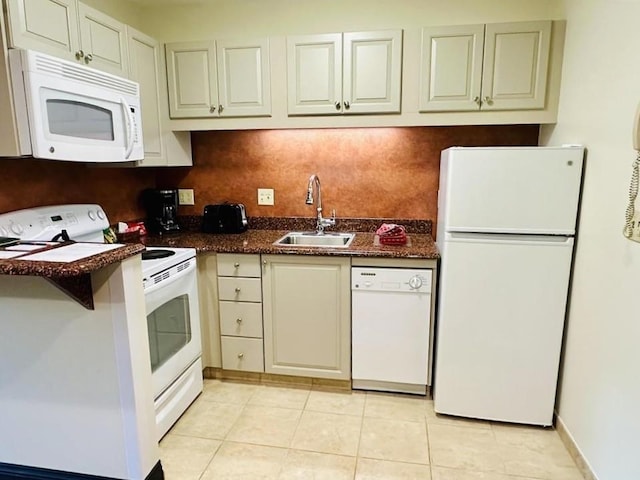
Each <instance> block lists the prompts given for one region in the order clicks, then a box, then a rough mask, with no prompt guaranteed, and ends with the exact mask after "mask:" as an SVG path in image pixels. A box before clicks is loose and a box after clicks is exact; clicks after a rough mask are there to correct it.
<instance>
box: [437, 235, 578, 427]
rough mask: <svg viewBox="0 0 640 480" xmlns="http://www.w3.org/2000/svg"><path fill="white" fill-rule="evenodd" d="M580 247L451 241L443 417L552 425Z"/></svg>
mask: <svg viewBox="0 0 640 480" xmlns="http://www.w3.org/2000/svg"><path fill="white" fill-rule="evenodd" d="M572 251H573V239H572V238H557V237H551V238H545V237H533V238H530V237H519V236H513V235H511V236H509V235H504V236H498V235H485V236H479V235H471V234H453V235H451V234H449V235H447V237H446V248H445V253H443V257H442V263H441V270H440V284H439V288H440V292H439V303H438V317H437V334H436V335H437V336H436V342H437V346H436V352H437V356H436V364H435V377H434V400H435V410H436V412H439V413H445V414H451V415H460V416H463V417H472V418H481V419H487V420H498V421H506V422H515V423H525V424H535V425H551V420H552V416H553V407H554V402H555V393H556V383H557V377H558V365H559V359H560V349H561V343H562V332H563V328H564V319H565V307H566V300H567V288H568V284H569V272H570V267H571V257H572Z"/></svg>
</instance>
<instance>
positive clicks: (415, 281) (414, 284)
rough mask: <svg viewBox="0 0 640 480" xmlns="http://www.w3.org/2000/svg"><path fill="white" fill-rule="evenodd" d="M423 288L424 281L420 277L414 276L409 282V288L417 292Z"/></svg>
mask: <svg viewBox="0 0 640 480" xmlns="http://www.w3.org/2000/svg"><path fill="white" fill-rule="evenodd" d="M421 286H422V279H421V278H420V277H419V276H418V275H414V276H413V277H411V279H410V280H409V288H411V289H412V290H417V289H419V288H420V287H421Z"/></svg>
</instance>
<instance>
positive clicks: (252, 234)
mask: <svg viewBox="0 0 640 480" xmlns="http://www.w3.org/2000/svg"><path fill="white" fill-rule="evenodd" d="M289 231H290V230H247V231H246V232H244V233H239V234H225V235H220V234H209V233H197V232H184V233H173V234H169V235H147V236H146V237H142V241H143V242H144V243H145V244H146V245H149V246H154V247H192V248H195V249H196V250H197V251H198V252H199V253H202V252H215V253H266V254H295V255H327V256H359V257H386V258H420V259H437V258H439V253H438V249H437V248H436V245H435V242H434V241H433V238H432V237H431V235H428V234H419V233H413V234H409V243H408V244H407V245H404V246H385V245H381V246H375V245H374V237H375V234H374V233H370V232H357V233H356V236H355V238H354V239H353V242H352V243H351V245H349V247H347V248H344V247H306V246H305V247H301V246H295V247H291V246H288V247H283V246H275V245H273V242H275V241H276V240H278V239H279V238H280V237H282V236H283V235H285V234H286V233H288V232H289Z"/></svg>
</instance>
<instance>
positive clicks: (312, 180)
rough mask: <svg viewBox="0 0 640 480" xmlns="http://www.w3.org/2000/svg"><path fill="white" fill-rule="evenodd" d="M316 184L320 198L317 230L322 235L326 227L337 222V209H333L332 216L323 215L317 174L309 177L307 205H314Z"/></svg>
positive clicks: (317, 207)
mask: <svg viewBox="0 0 640 480" xmlns="http://www.w3.org/2000/svg"><path fill="white" fill-rule="evenodd" d="M314 185H315V186H316V192H317V195H316V198H317V199H318V203H317V206H316V210H317V211H318V219H317V221H316V231H317V233H318V235H322V234H323V233H324V229H325V228H326V227H331V226H333V225H335V224H336V211H335V210H333V212H332V215H331V218H323V217H322V192H321V190H320V179H319V178H318V176H317V175H315V174H314V175H311V176H310V177H309V185H308V186H307V199H306V200H305V203H306V204H307V205H313V187H314Z"/></svg>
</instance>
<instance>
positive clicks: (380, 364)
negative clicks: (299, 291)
mask: <svg viewBox="0 0 640 480" xmlns="http://www.w3.org/2000/svg"><path fill="white" fill-rule="evenodd" d="M431 282H432V270H430V269H414V268H367V267H353V268H352V269H351V329H352V333H351V342H352V366H351V378H352V385H353V388H355V389H364V390H382V391H389V392H406V393H416V394H421V395H425V394H426V393H427V385H428V377H429V375H428V372H429V332H430V324H431Z"/></svg>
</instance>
